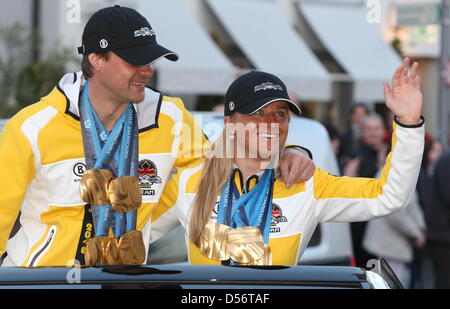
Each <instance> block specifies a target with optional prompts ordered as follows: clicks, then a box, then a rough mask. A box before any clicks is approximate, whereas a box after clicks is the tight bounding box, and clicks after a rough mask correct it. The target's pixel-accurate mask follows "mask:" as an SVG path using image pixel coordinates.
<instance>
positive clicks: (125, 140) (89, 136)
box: [80, 82, 138, 237]
mask: <svg viewBox="0 0 450 309" xmlns="http://www.w3.org/2000/svg"><path fill="white" fill-rule="evenodd" d="M88 91H89V83H88V82H87V83H86V84H85V86H84V89H83V92H82V95H81V102H80V121H81V129H82V135H83V145H84V153H85V158H86V167H87V168H88V169H108V170H110V171H111V172H113V174H114V175H116V176H117V177H123V176H137V162H138V127H137V117H136V112H135V110H134V108H133V105H132V104H129V105H128V107H127V109H126V110H125V112H124V113H123V114H122V115H121V116H120V118H119V119H118V120H117V122H116V123H115V125H114V127H113V129H112V131H111V132H108V130H106V128H105V127H104V125H103V123H102V122H101V121H100V119H99V118H98V116H97V114H96V113H95V111H94V110H93V108H92V105H91V103H90V101H89V96H88ZM91 206H92V215H93V219H94V229H95V235H96V237H99V236H107V235H108V233H109V229H110V227H111V226H112V223H113V221H114V225H113V231H114V236H115V237H120V236H121V235H123V234H124V233H125V232H129V231H131V230H135V229H136V211H129V212H127V213H120V212H116V211H114V210H113V209H112V208H111V205H109V204H108V205H91Z"/></svg>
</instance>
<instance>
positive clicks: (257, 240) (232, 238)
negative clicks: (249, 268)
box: [228, 226, 264, 264]
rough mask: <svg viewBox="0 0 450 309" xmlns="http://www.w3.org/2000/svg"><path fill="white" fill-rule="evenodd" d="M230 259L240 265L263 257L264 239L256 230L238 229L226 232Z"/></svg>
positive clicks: (250, 227) (247, 227)
mask: <svg viewBox="0 0 450 309" xmlns="http://www.w3.org/2000/svg"><path fill="white" fill-rule="evenodd" d="M228 251H229V253H230V257H231V258H232V259H233V260H234V261H236V262H238V263H241V264H248V263H250V262H254V261H256V260H259V259H261V258H262V257H263V254H264V239H263V237H262V235H261V232H260V231H259V229H258V228H256V227H253V226H246V227H239V228H236V229H233V230H230V231H229V232H228Z"/></svg>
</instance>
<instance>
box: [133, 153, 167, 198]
mask: <svg viewBox="0 0 450 309" xmlns="http://www.w3.org/2000/svg"><path fill="white" fill-rule="evenodd" d="M138 180H139V187H140V188H141V194H142V195H148V196H154V195H155V194H156V191H155V189H154V188H152V186H153V185H154V184H160V183H161V182H162V181H161V177H159V176H158V169H157V168H156V165H155V163H153V161H151V160H147V159H145V160H141V161H139V164H138Z"/></svg>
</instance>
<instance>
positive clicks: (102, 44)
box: [100, 39, 108, 48]
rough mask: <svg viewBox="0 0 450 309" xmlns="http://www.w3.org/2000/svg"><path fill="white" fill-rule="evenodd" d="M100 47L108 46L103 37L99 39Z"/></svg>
mask: <svg viewBox="0 0 450 309" xmlns="http://www.w3.org/2000/svg"><path fill="white" fill-rule="evenodd" d="M100 47H101V48H106V47H108V41H107V40H105V39H103V40H101V41H100Z"/></svg>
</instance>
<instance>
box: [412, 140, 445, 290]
mask: <svg viewBox="0 0 450 309" xmlns="http://www.w3.org/2000/svg"><path fill="white" fill-rule="evenodd" d="M427 144H428V145H427V146H426V147H427V148H426V150H427V153H426V154H424V163H423V165H422V171H421V173H420V175H419V180H418V184H417V189H418V193H419V200H420V203H421V205H422V207H423V211H424V214H425V222H426V224H427V227H428V229H427V246H426V254H427V255H428V256H429V257H430V258H431V261H432V267H433V274H434V287H435V288H438V289H442V288H444V289H449V288H450V265H449V262H450V181H449V178H450V153H448V152H446V153H444V154H442V155H441V156H440V154H441V153H442V145H441V144H440V143H439V142H438V141H431V142H430V141H429V142H428V143H427Z"/></svg>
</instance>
